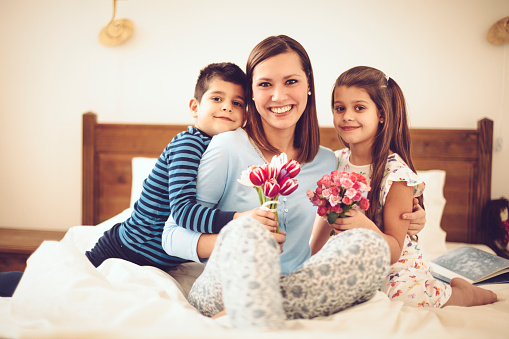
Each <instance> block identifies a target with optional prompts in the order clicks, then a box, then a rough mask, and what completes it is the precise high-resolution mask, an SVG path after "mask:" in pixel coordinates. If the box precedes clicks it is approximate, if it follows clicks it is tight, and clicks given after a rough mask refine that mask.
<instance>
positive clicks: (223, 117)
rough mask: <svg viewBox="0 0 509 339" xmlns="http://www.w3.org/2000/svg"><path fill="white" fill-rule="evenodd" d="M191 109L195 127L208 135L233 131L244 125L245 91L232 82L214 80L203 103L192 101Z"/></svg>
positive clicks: (203, 98)
mask: <svg viewBox="0 0 509 339" xmlns="http://www.w3.org/2000/svg"><path fill="white" fill-rule="evenodd" d="M189 109H190V110H191V115H192V116H193V117H194V118H195V126H196V127H197V128H199V129H200V130H202V131H203V132H205V133H207V134H208V135H210V136H214V135H216V134H218V133H222V132H227V131H233V130H235V129H237V128H239V127H240V126H242V124H243V123H244V118H245V98H244V90H243V89H242V86H240V85H237V84H234V83H232V82H227V81H224V80H222V79H220V78H217V79H213V80H212V81H211V83H210V86H209V89H208V90H207V92H205V93H204V94H203V97H202V99H201V102H198V100H196V99H195V98H193V99H191V101H190V102H189Z"/></svg>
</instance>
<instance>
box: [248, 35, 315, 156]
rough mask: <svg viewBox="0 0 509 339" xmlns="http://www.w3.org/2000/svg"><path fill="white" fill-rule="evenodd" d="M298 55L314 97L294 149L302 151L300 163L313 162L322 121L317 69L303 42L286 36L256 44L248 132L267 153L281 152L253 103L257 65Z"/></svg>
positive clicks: (251, 60)
mask: <svg viewBox="0 0 509 339" xmlns="http://www.w3.org/2000/svg"><path fill="white" fill-rule="evenodd" d="M288 52H295V53H297V54H298V55H299V57H300V60H301V64H302V69H303V70H304V72H305V73H306V75H307V77H308V84H309V89H310V91H311V95H308V101H307V105H306V108H305V110H304V113H303V114H302V116H301V117H300V119H299V121H298V122H297V126H296V127H295V132H294V140H293V146H294V147H295V148H296V149H298V150H299V156H298V158H297V159H295V160H297V161H299V162H300V163H306V162H311V161H312V160H313V159H314V157H315V156H316V154H317V153H318V148H319V146H320V130H319V127H318V118H317V115H316V103H315V84H314V77H313V69H312V67H311V61H310V59H309V56H308V54H307V52H306V50H305V49H304V47H302V45H301V44H300V43H298V42H297V41H295V40H294V39H292V38H290V37H288V36H286V35H278V36H270V37H268V38H266V39H264V40H263V41H261V42H260V43H259V44H258V45H256V46H255V47H254V48H253V50H252V51H251V54H250V55H249V58H248V60H247V65H246V75H247V81H248V85H247V93H246V99H247V124H246V127H245V130H246V132H247V134H248V135H249V137H250V138H251V139H252V140H253V142H254V143H255V144H256V146H257V147H258V148H259V149H260V150H264V151H267V152H271V153H275V154H277V153H280V150H278V149H277V148H275V147H274V146H272V145H271V144H270V143H269V142H268V140H267V136H266V135H265V131H264V129H263V125H262V121H261V117H260V114H259V113H258V111H257V110H256V106H255V103H254V101H253V99H252V98H253V87H252V82H253V71H254V69H255V68H256V66H257V65H258V64H259V63H260V62H262V61H264V60H266V59H268V58H270V57H273V56H276V55H279V54H282V53H288Z"/></svg>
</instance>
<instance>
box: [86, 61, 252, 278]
mask: <svg viewBox="0 0 509 339" xmlns="http://www.w3.org/2000/svg"><path fill="white" fill-rule="evenodd" d="M245 83H246V79H245V74H244V72H243V71H242V70H241V69H240V68H239V67H238V66H237V65H235V64H232V63H215V64H210V65H208V66H206V67H205V68H204V69H202V70H201V72H200V75H199V77H198V80H197V82H196V86H195V92H194V97H193V98H192V99H191V101H190V103H189V108H190V111H191V114H192V116H193V117H194V118H195V125H194V127H191V126H190V127H188V128H187V131H184V132H182V133H180V134H178V135H177V136H176V137H175V138H173V140H172V141H171V142H170V143H169V144H168V146H166V148H165V149H164V151H163V153H162V154H161V156H160V157H159V159H158V160H157V163H156V165H155V167H154V169H153V170H152V173H151V174H150V175H149V176H148V178H147V179H146V180H145V181H144V183H143V191H142V193H141V196H140V198H139V199H138V201H137V202H136V203H135V205H134V211H133V213H132V215H131V217H130V218H128V219H127V220H125V221H124V222H122V223H120V224H116V225H115V226H113V227H112V228H111V229H110V230H108V231H106V232H105V233H104V235H103V236H102V237H101V238H100V239H99V240H98V242H97V243H96V245H95V246H94V248H92V250H90V251H88V252H86V253H85V254H86V256H87V257H88V259H89V260H90V261H91V262H92V264H94V266H96V267H97V266H99V265H100V264H101V263H102V262H103V261H104V260H106V259H108V258H121V259H124V260H128V261H130V262H133V263H135V264H138V265H150V266H155V267H158V268H161V269H163V270H167V269H169V268H171V267H174V266H176V265H178V264H180V263H182V262H186V261H188V260H185V259H181V258H178V257H173V256H170V255H168V254H167V253H166V252H165V251H164V249H163V248H162V246H161V235H162V232H163V228H164V224H165V222H166V220H167V219H168V217H169V216H170V214H172V215H173V217H174V219H175V220H176V221H177V222H178V224H179V225H181V226H183V227H186V228H189V229H190V230H193V231H197V232H201V233H218V232H219V231H220V230H221V228H222V227H223V226H224V225H225V224H226V223H228V222H229V221H231V220H232V219H233V217H234V215H235V212H224V211H219V210H216V209H210V208H206V207H203V206H201V205H199V204H197V203H196V177H197V173H198V165H199V164H200V159H201V157H202V155H203V153H204V152H205V149H206V148H207V146H208V144H209V143H210V140H211V138H212V136H214V135H216V134H218V133H222V132H226V131H232V130H235V129H237V128H239V127H241V126H242V125H243V123H244V119H245V104H244V102H245V99H244V91H245Z"/></svg>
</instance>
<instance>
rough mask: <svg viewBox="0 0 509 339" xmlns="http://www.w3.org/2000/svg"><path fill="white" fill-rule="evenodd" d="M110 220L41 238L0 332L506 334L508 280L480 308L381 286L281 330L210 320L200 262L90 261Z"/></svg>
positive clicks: (3, 302) (7, 303)
mask: <svg viewBox="0 0 509 339" xmlns="http://www.w3.org/2000/svg"><path fill="white" fill-rule="evenodd" d="M124 218H125V215H119V216H118V219H119V220H123V219H124ZM115 221H116V220H110V221H109V223H107V224H102V225H100V226H97V227H88V226H77V227H74V228H72V229H71V230H69V232H68V233H67V235H66V237H65V238H64V239H63V240H62V241H60V242H54V241H49V242H44V243H43V244H42V245H41V246H40V248H39V249H38V250H37V251H36V252H35V253H34V254H33V255H32V256H31V257H30V259H29V261H28V266H27V269H26V271H25V274H24V276H23V279H22V280H21V283H20V285H19V286H18V289H17V290H16V293H15V294H14V296H13V297H12V298H0V318H2V315H5V317H4V320H0V338H2V337H13V336H19V337H26V338H31V337H33V338H45V337H48V338H49V337H51V338H92V337H93V338H99V337H104V338H208V339H211V338H239V337H247V338H251V337H252V338H278V339H284V338H291V339H295V338H329V337H331V338H332V337H333V338H352V337H370V338H403V337H408V338H467V337H468V338H481V337H482V338H485V337H486V338H508V337H509V300H508V299H509V284H504V285H487V288H489V289H492V290H494V291H496V293H497V294H498V297H499V301H498V302H497V303H494V304H491V305H485V306H480V307H469V308H465V307H446V308H443V309H423V308H413V307H408V306H404V305H403V304H402V303H400V302H391V301H390V300H389V299H388V298H387V297H386V296H385V295H384V294H383V293H381V292H379V293H378V294H377V295H376V296H375V297H374V298H373V299H372V300H370V301H368V302H366V303H364V304H361V305H357V306H355V307H352V308H350V309H347V310H345V311H342V312H339V313H337V314H334V315H331V316H329V317H320V318H315V319H312V320H289V321H287V322H286V326H287V329H286V330H285V331H282V332H269V333H247V332H243V331H237V330H234V329H232V328H231V327H230V324H229V319H228V316H225V317H222V318H220V319H218V320H212V319H209V318H206V317H204V316H202V315H200V314H199V313H198V312H197V311H196V310H195V309H194V308H193V307H191V306H190V305H189V304H188V303H187V300H186V295H187V292H188V291H189V288H190V286H191V284H192V282H193V281H194V279H195V277H196V276H198V275H199V274H200V273H201V270H202V265H200V264H197V263H191V264H185V265H181V267H179V269H177V270H175V271H171V272H170V274H171V276H170V275H168V274H166V273H165V272H163V271H161V270H158V269H156V268H153V267H141V266H137V265H135V264H132V263H129V262H126V261H123V260H119V259H109V260H107V261H105V262H104V263H103V264H102V265H101V266H100V267H99V268H97V269H96V268H95V267H93V266H92V265H91V264H90V262H89V261H88V260H87V258H86V257H85V255H84V254H83V253H84V250H85V249H87V248H90V246H91V245H92V244H93V243H94V242H95V240H96V239H97V237H99V236H100V235H101V234H102V232H104V230H105V229H107V228H108V227H110V226H111V225H112V224H113V223H114V222H115ZM9 307H10V312H9ZM5 319H8V320H5ZM6 321H8V323H6ZM3 324H5V325H9V326H3Z"/></svg>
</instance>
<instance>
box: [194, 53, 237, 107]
mask: <svg viewBox="0 0 509 339" xmlns="http://www.w3.org/2000/svg"><path fill="white" fill-rule="evenodd" d="M216 78H219V79H221V80H223V81H226V82H231V83H233V84H236V85H240V86H242V89H243V90H244V93H245V92H246V74H245V73H244V71H243V70H242V69H240V67H239V66H237V65H235V64H234V63H231V62H220V63H213V64H209V65H207V66H205V67H204V68H203V69H202V70H201V71H200V75H198V79H197V80H196V85H195V86H194V98H195V99H196V100H198V102H201V99H202V97H203V94H205V92H207V91H208V90H209V87H210V83H211V82H212V80H214V79H216Z"/></svg>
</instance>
